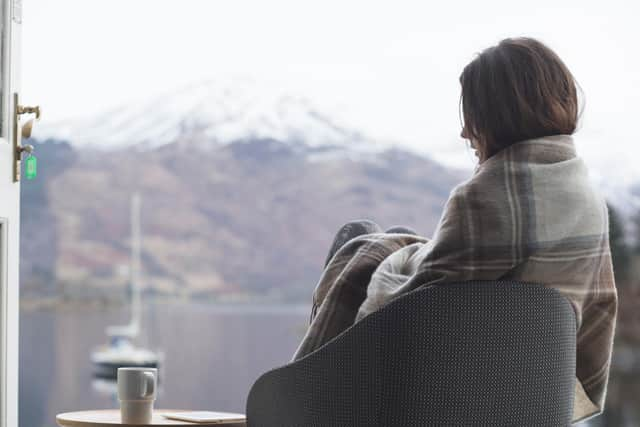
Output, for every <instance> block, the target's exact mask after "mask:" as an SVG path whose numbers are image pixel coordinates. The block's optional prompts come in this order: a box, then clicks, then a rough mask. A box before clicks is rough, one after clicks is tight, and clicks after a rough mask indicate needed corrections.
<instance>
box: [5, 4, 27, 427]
mask: <svg viewBox="0 0 640 427" xmlns="http://www.w3.org/2000/svg"><path fill="white" fill-rule="evenodd" d="M0 2H1V3H0V4H1V7H2V10H1V16H2V33H3V34H2V37H3V38H4V49H3V55H2V58H1V59H2V61H1V63H2V64H1V65H2V68H1V69H0V77H1V78H0V85H2V133H1V134H0V228H1V229H0V427H17V426H18V347H19V339H18V322H19V303H20V299H19V281H18V268H19V254H20V246H19V237H20V236H19V232H20V183H17V182H13V163H12V160H13V159H12V157H13V150H14V148H13V139H12V138H13V126H12V124H13V120H12V118H13V113H14V109H15V105H13V94H14V93H17V92H19V88H20V48H19V46H20V40H21V34H20V27H21V25H20V24H21V21H22V16H21V15H22V0H0Z"/></svg>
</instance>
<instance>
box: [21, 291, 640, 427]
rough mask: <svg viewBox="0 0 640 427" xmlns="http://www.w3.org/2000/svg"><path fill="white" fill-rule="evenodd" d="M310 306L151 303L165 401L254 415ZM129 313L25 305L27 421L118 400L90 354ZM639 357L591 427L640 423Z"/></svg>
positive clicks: (628, 351)
mask: <svg viewBox="0 0 640 427" xmlns="http://www.w3.org/2000/svg"><path fill="white" fill-rule="evenodd" d="M308 310H309V307H306V306H276V307H273V306H271V307H258V306H255V307H248V306H235V307H234V306H230V305H220V306H212V305H204V304H194V303H191V304H152V305H150V306H149V307H147V309H146V312H145V313H144V316H145V319H144V322H145V325H146V326H145V334H146V335H145V336H144V337H142V341H141V342H140V344H142V345H145V346H149V345H150V344H153V345H152V348H154V349H156V350H162V351H163V352H164V353H165V357H164V362H163V364H162V365H161V367H160V371H159V376H160V387H159V393H158V400H157V402H156V403H157V405H156V407H158V408H159V407H165V408H185V409H209V410H223V411H231V412H244V406H245V401H246V396H247V393H248V391H249V388H250V387H251V385H252V384H253V382H254V381H255V379H256V378H257V377H258V376H259V375H260V374H261V373H262V372H264V371H266V370H268V369H270V368H272V367H274V366H278V365H281V364H283V363H286V362H287V361H288V360H289V358H290V356H291V354H292V353H293V350H294V349H295V347H296V345H297V343H298V342H299V340H300V338H301V335H302V333H303V332H304V327H305V325H306V322H307V320H308ZM125 312H126V311H125V310H124V309H104V308H96V307H64V308H58V309H48V310H22V311H21V318H20V321H21V326H20V352H21V360H20V364H21V366H20V426H21V427H41V426H42V427H44V426H47V427H49V426H52V425H55V423H54V418H55V415H56V414H57V413H60V412H67V411H76V410H82V409H107V408H117V407H118V402H117V393H116V388H115V383H113V382H108V381H104V380H97V379H95V378H94V377H93V375H92V373H93V372H92V365H91V362H90V360H89V356H90V354H91V350H92V349H93V348H94V347H95V346H96V345H97V344H99V343H100V342H101V341H102V340H103V336H104V328H105V326H107V325H109V324H113V322H117V321H119V319H122V316H123V313H125ZM639 354H640V352H638V350H637V349H635V348H632V347H626V348H623V349H621V348H618V349H616V351H614V366H613V368H612V374H611V381H610V383H609V389H608V399H607V406H606V411H605V413H604V415H602V416H600V417H597V418H595V419H594V420H592V421H590V422H588V423H582V424H581V426H582V427H585V426H586V425H588V426H589V427H622V426H638V425H640V399H639V398H638V396H640V366H638V365H637V363H638V355H639ZM629 361H631V362H632V363H631V364H629Z"/></svg>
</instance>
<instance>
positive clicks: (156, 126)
mask: <svg viewBox="0 0 640 427" xmlns="http://www.w3.org/2000/svg"><path fill="white" fill-rule="evenodd" d="M38 133H39V135H40V136H42V137H52V138H57V139H63V140H67V141H70V142H71V143H72V144H74V145H87V144H88V145H91V146H94V147H96V148H107V149H112V148H121V147H123V146H138V147H140V148H154V147H158V146H162V145H165V144H168V143H172V142H175V141H178V140H181V141H185V140H186V141H189V142H198V141H200V142H203V141H206V143H208V144H226V143H230V142H234V141H239V140H255V139H274V140H278V141H281V142H290V143H304V144H306V145H307V146H311V147H317V146H340V147H354V148H356V147H358V148H361V149H367V150H370V149H372V148H374V147H376V146H377V144H376V143H375V142H373V141H372V140H371V138H366V137H365V136H364V135H362V134H361V133H360V132H358V131H355V130H353V129H350V128H349V127H347V126H344V125H343V124H341V123H340V122H339V121H338V120H336V119H335V118H332V117H330V116H329V115H327V114H324V113H322V112H320V111H319V110H318V109H317V108H316V107H315V106H314V105H313V104H312V103H311V102H310V101H309V100H308V99H306V98H304V97H298V96H292V95H290V94H289V93H287V92H286V91H285V90H283V89H281V88H279V87H275V86H270V85H266V84H257V83H256V82H254V81H250V80H240V79H234V80H232V81H224V82H222V81H207V82H203V83H198V84H192V85H189V86H187V87H183V88H179V89H178V90H175V91H172V92H168V93H165V94H163V95H160V96H157V97H155V98H153V99H150V100H147V101H143V102H139V103H133V104H130V105H126V106H123V107H120V108H116V109H114V110H112V111H108V112H105V113H104V114H100V115H97V116H94V117H90V118H87V119H81V120H67V121H63V122H59V123H52V124H47V123H44V124H43V126H42V127H41V129H40V130H39V132H38Z"/></svg>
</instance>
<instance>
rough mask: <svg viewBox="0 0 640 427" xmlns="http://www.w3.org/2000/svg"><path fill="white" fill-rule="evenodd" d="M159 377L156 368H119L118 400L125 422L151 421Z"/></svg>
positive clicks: (146, 422) (123, 421)
mask: <svg viewBox="0 0 640 427" xmlns="http://www.w3.org/2000/svg"><path fill="white" fill-rule="evenodd" d="M157 378H158V370H157V369H155V368H118V400H119V401H120V417H121V419H122V421H121V422H122V423H123V424H149V423H151V417H152V415H153V401H154V400H156V385H157Z"/></svg>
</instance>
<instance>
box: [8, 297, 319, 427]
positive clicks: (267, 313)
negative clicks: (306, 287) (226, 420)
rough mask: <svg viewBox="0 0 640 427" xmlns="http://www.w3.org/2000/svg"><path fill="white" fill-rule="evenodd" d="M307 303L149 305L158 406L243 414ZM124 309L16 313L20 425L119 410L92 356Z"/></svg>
mask: <svg viewBox="0 0 640 427" xmlns="http://www.w3.org/2000/svg"><path fill="white" fill-rule="evenodd" d="M308 310H309V308H308V307H306V306H295V307H291V306H284V307H246V306H244V307H233V306H211V305H202V304H154V305H151V306H150V307H148V308H147V310H146V312H145V325H148V326H149V327H145V333H146V336H145V337H143V340H142V342H141V344H143V345H146V346H148V344H149V343H153V345H154V347H157V348H159V349H161V350H163V351H164V353H165V360H164V363H163V365H162V366H161V367H160V373H159V376H160V381H161V387H160V390H159V395H158V400H157V402H156V403H157V405H156V407H158V408H159V407H166V408H185V409H209V410H224V411H230V412H244V407H245V400H246V396H247V393H248V391H249V388H250V387H251V385H252V384H253V382H254V381H255V379H256V378H257V377H258V376H259V375H260V374H261V373H262V372H264V371H266V370H267V369H270V368H272V367H274V366H277V365H281V364H283V363H286V362H287V361H288V360H289V358H290V356H291V354H292V353H293V350H294V349H295V346H296V344H297V343H298V341H299V339H300V335H301V334H302V332H303V330H304V328H303V327H302V326H303V325H304V324H305V323H306V321H307V319H308ZM122 313H123V310H119V309H117V310H116V309H102V308H82V307H73V308H70V307H67V308H60V309H55V310H53V309H51V310H45V311H33V310H22V312H21V337H20V347H21V348H20V350H21V369H20V426H22V427H39V426H47V427H48V426H52V425H54V418H55V415H56V414H57V413H60V412H67V411H76V410H82V409H107V408H117V407H118V402H117V398H116V395H115V393H114V391H115V389H114V388H113V385H110V384H108V383H105V382H96V381H95V378H94V377H93V375H92V373H93V372H92V368H93V367H92V365H91V362H90V360H89V356H90V353H91V350H92V349H93V348H94V347H95V345H97V344H99V343H100V342H101V341H102V340H103V336H104V328H105V326H107V325H109V324H112V323H113V322H114V321H116V322H117V321H118V319H121V318H122Z"/></svg>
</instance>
